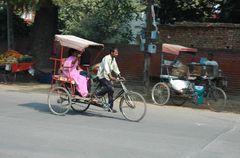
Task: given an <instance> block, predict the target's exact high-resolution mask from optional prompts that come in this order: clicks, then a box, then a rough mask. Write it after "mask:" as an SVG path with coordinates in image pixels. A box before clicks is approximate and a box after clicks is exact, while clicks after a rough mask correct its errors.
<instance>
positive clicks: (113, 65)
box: [95, 48, 121, 113]
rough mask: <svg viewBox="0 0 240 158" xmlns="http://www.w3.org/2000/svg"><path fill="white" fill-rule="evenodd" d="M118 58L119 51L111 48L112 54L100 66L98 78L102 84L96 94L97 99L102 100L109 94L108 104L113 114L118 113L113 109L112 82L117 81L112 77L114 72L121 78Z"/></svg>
mask: <svg viewBox="0 0 240 158" xmlns="http://www.w3.org/2000/svg"><path fill="white" fill-rule="evenodd" d="M117 56H118V49H117V48H111V49H110V54H108V55H106V56H105V57H104V58H103V59H102V61H101V63H100V66H99V69H98V72H97V76H98V78H99V82H100V84H101V86H102V87H101V89H100V90H99V91H98V92H97V93H96V94H95V95H96V96H95V97H96V98H100V97H101V96H104V95H105V94H106V93H108V103H109V104H110V108H111V110H112V112H113V113H116V112H117V111H116V110H114V109H113V93H114V88H113V84H112V82H111V81H115V80H116V78H115V77H113V76H112V72H114V73H115V74H116V75H117V76H118V77H121V76H120V71H119V68H118V65H117V62H116V59H115V58H116V57H117ZM109 112H110V111H109Z"/></svg>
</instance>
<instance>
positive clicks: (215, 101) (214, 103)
mask: <svg viewBox="0 0 240 158" xmlns="http://www.w3.org/2000/svg"><path fill="white" fill-rule="evenodd" d="M206 102H207V106H208V107H209V109H211V110H212V111H215V112H220V111H223V110H224V108H225V106H226V104H227V95H226V93H225V92H224V91H223V90H222V89H221V88H218V87H214V88H212V89H211V90H210V91H209V92H208V95H207V99H206Z"/></svg>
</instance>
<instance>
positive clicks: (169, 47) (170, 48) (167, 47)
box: [162, 43, 197, 55]
mask: <svg viewBox="0 0 240 158" xmlns="http://www.w3.org/2000/svg"><path fill="white" fill-rule="evenodd" d="M162 52H164V53H169V54H174V55H178V54H179V53H180V52H189V53H196V52H197V49H195V48H189V47H184V46H181V45H176V44H167V43H164V44H162Z"/></svg>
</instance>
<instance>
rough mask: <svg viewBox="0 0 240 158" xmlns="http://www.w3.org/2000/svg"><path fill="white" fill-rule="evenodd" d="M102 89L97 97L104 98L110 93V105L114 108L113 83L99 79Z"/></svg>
mask: <svg viewBox="0 0 240 158" xmlns="http://www.w3.org/2000/svg"><path fill="white" fill-rule="evenodd" d="M99 82H100V85H101V88H100V90H99V91H98V92H97V93H96V95H97V96H104V95H105V94H106V93H108V103H109V104H110V108H113V93H114V89H113V84H112V82H111V81H108V80H107V79H106V78H102V79H99Z"/></svg>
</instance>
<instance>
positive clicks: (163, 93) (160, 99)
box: [152, 82, 170, 105]
mask: <svg viewBox="0 0 240 158" xmlns="http://www.w3.org/2000/svg"><path fill="white" fill-rule="evenodd" d="M169 98H170V88H169V87H168V85H167V84H166V83H164V82H158V83H156V84H155V85H154V86H153V88H152V100H153V102H154V103H155V104H157V105H165V104H167V102H168V100H169Z"/></svg>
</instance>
